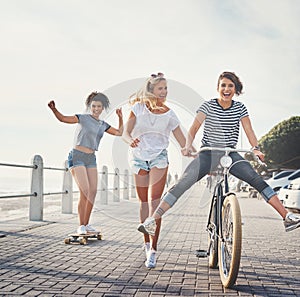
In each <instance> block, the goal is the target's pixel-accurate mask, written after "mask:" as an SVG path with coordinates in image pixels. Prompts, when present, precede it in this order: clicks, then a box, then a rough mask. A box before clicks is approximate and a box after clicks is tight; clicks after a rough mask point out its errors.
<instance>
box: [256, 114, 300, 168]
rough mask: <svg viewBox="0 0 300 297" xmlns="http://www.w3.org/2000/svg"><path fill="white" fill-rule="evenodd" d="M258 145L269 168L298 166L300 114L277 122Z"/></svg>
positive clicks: (299, 165)
mask: <svg viewBox="0 0 300 297" xmlns="http://www.w3.org/2000/svg"><path fill="white" fill-rule="evenodd" d="M259 145H260V147H261V150H262V151H263V152H264V153H265V161H266V163H267V165H268V167H269V168H291V169H298V168H300V116H293V117H291V118H290V119H288V120H285V121H282V122H280V123H279V124H277V125H276V126H275V127H273V128H272V129H271V130H270V131H269V132H268V133H267V134H266V135H265V136H263V137H262V138H261V139H260V140H259Z"/></svg>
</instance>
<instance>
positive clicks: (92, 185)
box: [84, 168, 98, 225]
mask: <svg viewBox="0 0 300 297" xmlns="http://www.w3.org/2000/svg"><path fill="white" fill-rule="evenodd" d="M87 175H88V181H89V192H88V199H87V203H86V210H85V217H84V222H85V224H84V225H87V224H88V223H89V221H90V217H91V213H92V209H93V207H94V203H95V198H96V194H97V183H98V171H97V168H87Z"/></svg>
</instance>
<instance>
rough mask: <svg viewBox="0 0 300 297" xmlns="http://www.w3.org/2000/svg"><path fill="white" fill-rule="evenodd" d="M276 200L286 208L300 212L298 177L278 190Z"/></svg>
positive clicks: (299, 182) (299, 184)
mask: <svg viewBox="0 0 300 297" xmlns="http://www.w3.org/2000/svg"><path fill="white" fill-rule="evenodd" d="M278 198H279V200H280V201H281V202H282V204H283V205H284V206H285V207H287V208H292V209H297V210H300V177H298V178H296V179H294V180H292V181H291V182H290V184H289V185H287V186H284V187H282V188H281V189H280V190H279V193H278Z"/></svg>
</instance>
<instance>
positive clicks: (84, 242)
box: [79, 238, 87, 245]
mask: <svg viewBox="0 0 300 297" xmlns="http://www.w3.org/2000/svg"><path fill="white" fill-rule="evenodd" d="M79 243H80V244H82V245H84V244H86V243H87V240H86V238H80V239H79Z"/></svg>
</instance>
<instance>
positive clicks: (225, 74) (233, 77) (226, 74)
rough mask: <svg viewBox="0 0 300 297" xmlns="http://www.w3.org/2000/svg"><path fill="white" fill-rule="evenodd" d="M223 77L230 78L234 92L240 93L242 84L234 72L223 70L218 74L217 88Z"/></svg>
mask: <svg viewBox="0 0 300 297" xmlns="http://www.w3.org/2000/svg"><path fill="white" fill-rule="evenodd" d="M223 78H227V79H230V80H231V81H232V82H233V83H234V85H235V94H236V95H237V96H239V95H240V94H242V91H243V84H242V82H241V81H240V79H239V77H238V76H237V75H236V74H235V73H234V72H230V71H224V72H223V73H221V74H220V76H219V79H218V85H217V87H218V88H219V83H220V81H221V80H222V79H223Z"/></svg>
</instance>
